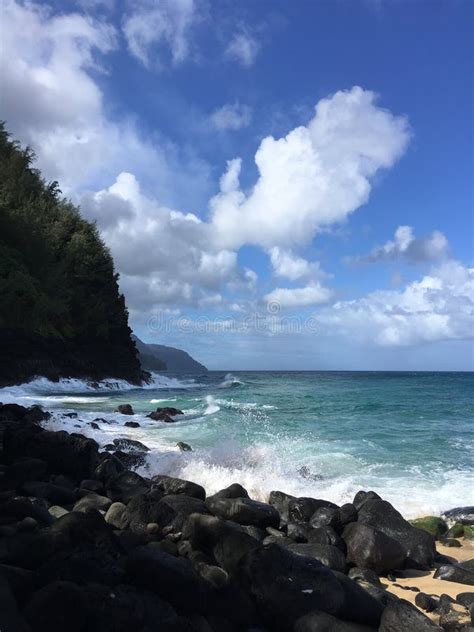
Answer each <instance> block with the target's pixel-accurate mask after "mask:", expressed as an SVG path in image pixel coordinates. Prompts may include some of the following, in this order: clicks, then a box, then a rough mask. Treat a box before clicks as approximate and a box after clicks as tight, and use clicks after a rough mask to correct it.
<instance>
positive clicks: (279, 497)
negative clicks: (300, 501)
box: [268, 491, 296, 522]
mask: <svg viewBox="0 0 474 632" xmlns="http://www.w3.org/2000/svg"><path fill="white" fill-rule="evenodd" d="M290 500H296V498H295V496H290V494H285V493H284V492H279V491H272V492H270V495H269V497H268V502H269V504H270V505H272V506H273V507H275V509H276V510H277V511H278V513H279V514H280V516H281V519H282V520H283V521H284V522H288V520H289V516H288V511H289V503H290Z"/></svg>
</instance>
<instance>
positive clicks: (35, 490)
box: [22, 481, 77, 505]
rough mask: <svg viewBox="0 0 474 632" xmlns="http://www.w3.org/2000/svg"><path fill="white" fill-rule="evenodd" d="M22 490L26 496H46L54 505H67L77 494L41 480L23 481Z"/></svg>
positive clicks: (73, 500)
mask: <svg viewBox="0 0 474 632" xmlns="http://www.w3.org/2000/svg"><path fill="white" fill-rule="evenodd" d="M22 491H23V492H24V493H25V494H27V495H28V496H35V497H37V498H47V499H48V500H50V501H51V502H52V503H53V504H55V505H68V504H70V503H73V502H75V501H76V499H77V494H76V493H75V492H74V491H73V490H71V489H68V488H67V487H60V486H59V485H54V484H52V483H43V482H41V481H29V482H26V483H23V485H22Z"/></svg>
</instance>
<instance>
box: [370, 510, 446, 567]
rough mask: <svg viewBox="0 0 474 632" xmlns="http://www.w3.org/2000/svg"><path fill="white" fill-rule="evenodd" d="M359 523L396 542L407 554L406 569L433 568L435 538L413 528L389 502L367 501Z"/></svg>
mask: <svg viewBox="0 0 474 632" xmlns="http://www.w3.org/2000/svg"><path fill="white" fill-rule="evenodd" d="M358 522H359V523H361V524H365V525H368V526H370V527H373V528H374V529H377V530H378V531H381V532H382V533H384V534H385V535H387V536H389V537H390V538H393V539H394V540H396V541H397V542H398V543H399V544H400V545H401V546H402V547H403V548H404V549H405V550H406V552H407V559H406V563H405V565H406V567H408V568H417V569H427V568H431V567H432V565H433V562H434V558H435V554H436V549H435V542H434V538H433V536H431V535H429V533H426V531H422V530H421V529H417V528H416V527H412V525H411V524H410V523H409V522H407V521H406V520H405V519H404V518H403V516H402V515H401V514H400V513H399V512H398V511H397V510H396V509H395V508H394V507H393V506H392V505H391V504H390V503H389V502H387V501H385V500H378V499H373V500H366V501H365V502H364V503H363V505H362V506H361V507H360V509H359V518H358Z"/></svg>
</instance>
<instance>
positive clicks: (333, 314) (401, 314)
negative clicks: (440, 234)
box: [316, 261, 474, 346]
mask: <svg viewBox="0 0 474 632" xmlns="http://www.w3.org/2000/svg"><path fill="white" fill-rule="evenodd" d="M473 317H474V268H467V267H465V266H463V265H462V264H461V263H459V262H456V261H448V262H446V263H444V264H442V265H441V266H439V267H438V268H435V269H434V270H433V271H432V272H431V274H430V275H427V276H424V277H423V278H422V279H421V280H420V281H414V282H412V283H410V284H408V285H407V286H406V287H405V288H404V289H403V290H388V291H377V292H372V293H371V294H368V295H367V296H365V297H363V298H360V299H356V300H352V301H340V302H338V303H335V304H334V305H333V306H332V307H331V308H327V309H325V310H323V311H321V312H320V313H319V314H318V315H317V316H316V318H317V319H318V321H319V322H320V323H321V324H323V325H325V326H326V328H327V330H328V331H329V332H333V333H337V334H340V335H344V336H346V337H348V338H350V339H355V340H358V341H362V342H375V343H376V344H378V345H381V346H402V345H411V344H418V343H424V342H433V341H437V340H449V339H467V338H473V337H474V329H473V325H472V323H473Z"/></svg>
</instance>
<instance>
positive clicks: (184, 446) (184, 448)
mask: <svg viewBox="0 0 474 632" xmlns="http://www.w3.org/2000/svg"><path fill="white" fill-rule="evenodd" d="M176 447H177V448H179V449H180V451H181V452H192V451H193V449H192V447H191V446H190V445H189V443H185V442H184V441H178V443H177V444H176Z"/></svg>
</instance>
